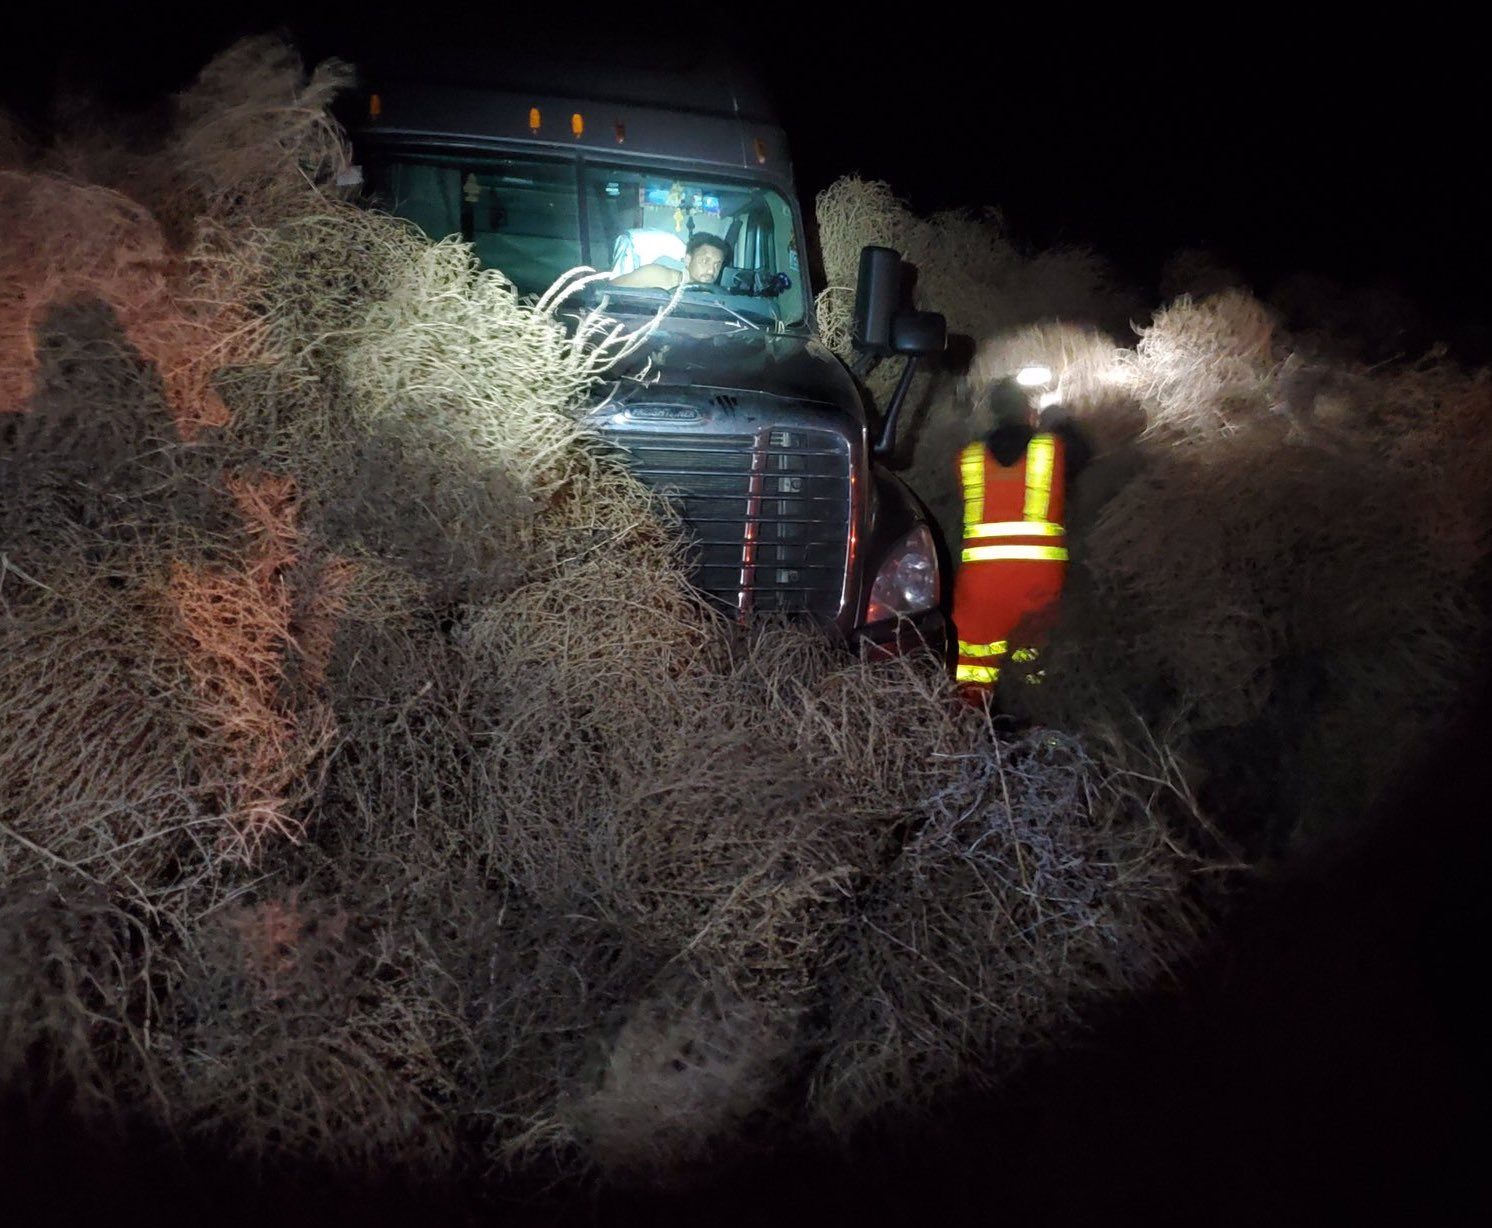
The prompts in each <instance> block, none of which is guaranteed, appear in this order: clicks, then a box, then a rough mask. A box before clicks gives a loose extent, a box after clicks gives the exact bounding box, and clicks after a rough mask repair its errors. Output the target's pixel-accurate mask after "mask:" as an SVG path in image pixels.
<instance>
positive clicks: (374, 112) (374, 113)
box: [368, 94, 383, 119]
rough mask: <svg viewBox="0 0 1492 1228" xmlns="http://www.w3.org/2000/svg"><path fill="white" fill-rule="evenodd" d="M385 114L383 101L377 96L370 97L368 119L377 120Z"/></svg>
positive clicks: (370, 95) (371, 95)
mask: <svg viewBox="0 0 1492 1228" xmlns="http://www.w3.org/2000/svg"><path fill="white" fill-rule="evenodd" d="M382 114H383V99H382V98H380V97H379V96H378V95H377V94H369V95H368V118H369V119H377V118H378V117H379V116H380V115H382Z"/></svg>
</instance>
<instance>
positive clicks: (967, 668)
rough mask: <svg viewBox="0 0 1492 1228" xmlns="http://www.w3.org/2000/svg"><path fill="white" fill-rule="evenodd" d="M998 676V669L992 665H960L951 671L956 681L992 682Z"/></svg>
mask: <svg viewBox="0 0 1492 1228" xmlns="http://www.w3.org/2000/svg"><path fill="white" fill-rule="evenodd" d="M999 676H1000V670H999V668H998V667H997V666H994V665H960V666H959V667H958V668H957V669H955V670H954V671H953V677H954V679H955V681H958V682H984V683H993V682H994V681H995V679H997V678H998V677H999Z"/></svg>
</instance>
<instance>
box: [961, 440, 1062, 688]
mask: <svg viewBox="0 0 1492 1228" xmlns="http://www.w3.org/2000/svg"><path fill="white" fill-rule="evenodd" d="M1064 460H1065V453H1064V448H1063V443H1062V440H1061V438H1060V437H1059V436H1056V435H1052V434H1050V433H1047V432H1044V431H1042V432H1038V433H1037V434H1035V435H1033V436H1032V437H1031V442H1030V443H1029V444H1027V445H1026V455H1025V457H1024V458H1023V459H1022V460H1019V461H1017V462H1016V463H1014V464H1012V465H1001V464H1000V463H999V462H998V461H996V460H995V458H994V457H993V456H991V455H990V452H989V449H988V448H986V447H985V445H984V443H983V442H978V443H971V444H970V445H969V446H968V447H966V448H965V449H964V450H963V451H962V452H961V453H960V454H959V480H960V482H961V484H962V486H963V492H964V539H963V550H962V554H961V556H960V562H959V568H958V571H957V573H956V575H955V576H954V581H953V625H954V629H955V630H956V631H957V632H958V668H957V673H956V677H957V679H958V681H959V682H960V683H961V684H963V685H965V686H968V687H970V688H975V689H980V690H984V691H988V690H989V689H991V688H993V687H994V685H995V683H996V681H998V679H999V677H1000V668H1001V666H1003V665H1004V664H1005V661H1006V660H1007V659H1008V658H1013V659H1015V660H1017V661H1022V660H1027V659H1029V658H1030V657H1032V656H1034V655H1035V652H1036V648H1037V642H1038V641H1039V640H1040V639H1041V638H1042V635H1043V630H1044V628H1045V626H1046V625H1048V624H1050V622H1051V620H1052V619H1053V618H1054V617H1055V616H1056V607H1057V601H1058V599H1059V598H1060V597H1061V595H1062V583H1063V581H1064V580H1065V579H1066V578H1067V532H1066V530H1065V529H1064V528H1063V525H1062V516H1063V512H1064V505H1065V502H1066V481H1065V477H1064ZM1018 629H1019V635H1020V638H1021V640H1022V642H1021V643H1019V644H1012V643H1011V639H1012V637H1014V636H1015V635H1016V634H1017V631H1018ZM1027 641H1030V642H1027Z"/></svg>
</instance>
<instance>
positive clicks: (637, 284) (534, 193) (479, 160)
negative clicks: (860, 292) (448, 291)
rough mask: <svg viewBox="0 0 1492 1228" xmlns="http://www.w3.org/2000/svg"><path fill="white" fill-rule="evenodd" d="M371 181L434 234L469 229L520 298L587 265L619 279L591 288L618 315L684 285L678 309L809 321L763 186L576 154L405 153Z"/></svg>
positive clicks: (774, 321)
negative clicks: (598, 162)
mask: <svg viewBox="0 0 1492 1228" xmlns="http://www.w3.org/2000/svg"><path fill="white" fill-rule="evenodd" d="M373 187H374V203H376V204H378V205H380V206H381V207H383V208H386V209H388V210H389V211H390V212H391V213H395V214H397V215H398V216H400V217H404V218H407V219H409V220H410V221H412V222H414V223H415V224H416V225H417V226H419V227H420V229H421V230H423V231H424V232H425V233H426V234H428V235H429V236H430V237H431V238H433V239H441V238H444V237H446V236H447V235H461V236H462V237H463V238H465V239H466V240H467V241H468V242H469V243H471V245H472V248H473V250H474V251H475V253H476V256H477V259H478V260H479V261H480V262H481V264H482V267H483V268H492V269H500V270H501V271H502V272H503V273H504V274H505V275H506V276H507V277H509V278H511V279H512V281H513V283H514V284H515V285H516V286H517V287H518V289H519V291H520V292H521V293H523V294H541V293H543V292H544V291H545V290H547V289H548V288H549V286H551V285H552V284H553V283H554V281H555V280H556V279H557V278H558V277H559V276H560V275H561V274H563V273H564V272H565V271H566V270H568V269H573V268H576V267H578V266H580V265H583V264H587V265H590V266H591V267H593V268H596V269H602V270H609V271H611V272H612V273H614V274H616V275H617V277H618V279H619V283H620V284H610V283H603V284H599V285H598V286H597V287H596V288H595V290H593V291H592V299H593V300H595V299H599V298H601V297H603V296H604V298H605V299H606V300H607V304H608V307H609V308H610V309H611V310H626V309H628V308H631V309H634V310H639V311H652V310H655V309H656V307H657V305H658V303H659V302H660V301H663V300H666V298H667V297H668V296H669V295H670V294H671V293H672V292H673V290H674V289H676V288H677V287H678V285H679V284H680V282H685V283H687V284H686V293H685V294H684V295H683V297H682V298H681V300H680V302H679V305H678V307H677V308H676V312H678V313H681V314H684V315H688V316H699V317H711V318H715V317H718V318H719V319H721V320H722V321H729V322H731V323H732V324H733V325H735V326H747V325H749V326H752V327H764V328H765V327H792V326H796V325H801V324H802V323H803V319H804V314H805V310H804V287H803V285H802V276H801V270H802V267H803V256H802V252H801V249H800V245H799V238H798V230H797V224H796V220H795V218H794V215H793V211H792V208H791V207H790V205H789V204H788V202H787V200H786V198H785V197H784V196H783V195H782V194H781V193H780V192H778V191H777V190H776V189H775V188H772V187H770V186H767V185H765V184H760V183H749V182H740V181H734V180H729V179H720V178H715V177H714V176H710V175H705V176H700V175H694V174H681V173H680V172H678V171H669V170H656V169H650V168H648V167H646V166H636V165H632V166H597V165H595V164H593V163H582V162H579V161H578V160H576V159H572V158H544V157H535V156H528V155H499V154H488V153H470V154H451V153H446V152H441V153H438V154H425V153H421V152H408V153H404V152H401V153H398V154H395V155H393V156H391V157H386V158H383V159H380V164H379V165H378V166H377V167H376V168H374V179H373ZM582 203H583V205H584V208H582Z"/></svg>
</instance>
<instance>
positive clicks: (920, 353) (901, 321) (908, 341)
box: [891, 311, 948, 358]
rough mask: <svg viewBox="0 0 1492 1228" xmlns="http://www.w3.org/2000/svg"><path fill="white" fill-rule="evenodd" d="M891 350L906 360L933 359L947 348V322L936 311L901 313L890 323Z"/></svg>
mask: <svg viewBox="0 0 1492 1228" xmlns="http://www.w3.org/2000/svg"><path fill="white" fill-rule="evenodd" d="M891 348H892V349H893V350H895V351H896V353H898V354H905V355H906V356H907V357H908V358H933V357H935V356H937V355H938V354H941V353H943V351H944V350H946V349H947V348H948V321H947V320H945V319H944V318H943V317H942V316H941V315H939V314H938V313H937V312H936V311H903V312H901V313H900V314H899V315H897V316H896V318H895V319H894V320H893V321H892V322H891Z"/></svg>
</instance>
